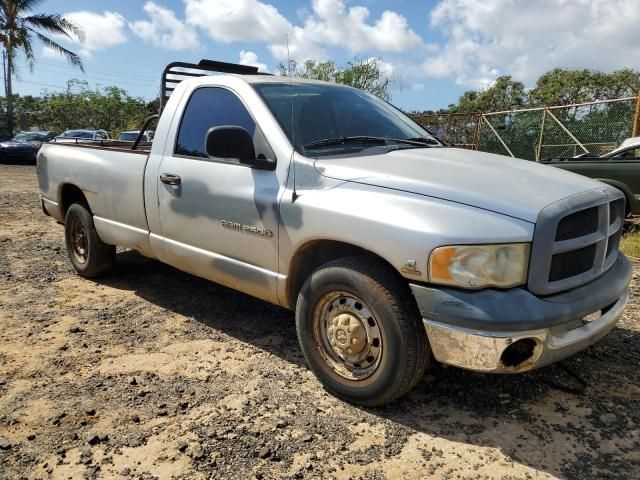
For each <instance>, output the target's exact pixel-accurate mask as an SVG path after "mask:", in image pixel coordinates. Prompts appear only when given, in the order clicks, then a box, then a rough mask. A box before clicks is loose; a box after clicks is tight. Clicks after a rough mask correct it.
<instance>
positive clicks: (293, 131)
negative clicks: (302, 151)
mask: <svg viewBox="0 0 640 480" xmlns="http://www.w3.org/2000/svg"><path fill="white" fill-rule="evenodd" d="M285 38H286V39H287V73H288V74H289V86H291V85H292V84H293V82H292V79H291V76H292V72H291V55H290V54H289V34H288V33H287V34H286V35H285ZM293 111H294V109H293V97H291V143H292V147H293V148H292V149H291V160H290V163H291V174H292V176H293V192H292V194H291V203H293V202H295V201H296V199H297V198H298V192H297V190H296V123H295V122H294V120H293Z"/></svg>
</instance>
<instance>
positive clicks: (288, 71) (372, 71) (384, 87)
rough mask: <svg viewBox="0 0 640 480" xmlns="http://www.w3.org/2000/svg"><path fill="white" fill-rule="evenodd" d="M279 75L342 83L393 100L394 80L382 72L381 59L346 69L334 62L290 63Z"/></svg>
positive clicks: (282, 68) (373, 59) (370, 60)
mask: <svg viewBox="0 0 640 480" xmlns="http://www.w3.org/2000/svg"><path fill="white" fill-rule="evenodd" d="M277 69H278V73H279V75H282V76H293V77H299V78H309V79H312V80H324V81H325V82H334V83H342V84H344V85H349V86H351V87H356V88H360V89H362V90H365V91H367V92H369V93H372V94H373V95H376V96H378V97H380V98H382V99H384V100H389V99H390V98H391V92H390V90H391V87H392V84H393V80H392V79H391V78H389V76H387V75H385V74H384V72H382V71H381V70H380V59H378V58H369V59H367V60H355V61H353V62H348V63H347V65H346V66H345V67H339V66H338V65H336V63H335V62H333V61H326V62H316V61H313V60H307V61H306V62H305V63H303V64H302V65H298V64H297V63H296V62H295V61H293V60H292V61H290V62H289V64H288V65H284V64H282V63H280V64H279V65H278V67H277Z"/></svg>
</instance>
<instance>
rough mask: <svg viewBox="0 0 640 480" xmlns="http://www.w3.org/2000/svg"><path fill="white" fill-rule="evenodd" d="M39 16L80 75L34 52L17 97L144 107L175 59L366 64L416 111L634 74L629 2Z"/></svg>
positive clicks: (637, 18)
mask: <svg viewBox="0 0 640 480" xmlns="http://www.w3.org/2000/svg"><path fill="white" fill-rule="evenodd" d="M41 9H42V11H46V12H47V13H61V14H63V15H64V16H65V17H66V18H67V19H69V20H71V21H72V22H73V23H75V24H76V25H77V26H79V27H80V28H81V29H82V30H83V31H84V38H82V39H76V40H69V39H65V38H57V39H56V40H58V41H59V42H60V43H62V44H63V45H64V46H65V47H68V48H70V49H71V50H73V51H75V52H77V53H79V54H80V55H81V57H82V60H83V63H84V66H85V70H86V73H85V74H83V73H82V72H80V71H79V70H78V69H75V68H73V67H71V66H70V65H69V64H68V63H67V62H66V61H65V60H64V59H62V58H61V57H59V56H58V55H56V54H55V53H54V52H53V51H51V50H49V49H47V48H45V47H43V46H42V45H37V46H36V47H35V49H34V52H35V56H36V64H35V67H34V70H33V72H31V71H30V70H29V68H28V66H27V65H26V63H24V62H19V63H18V67H19V71H18V76H19V78H18V80H17V81H16V82H15V92H16V93H19V94H22V95H25V94H32V95H37V94H39V93H41V92H42V90H48V91H61V90H65V89H66V84H67V80H69V79H71V78H78V79H83V80H86V81H88V82H89V85H90V86H91V88H98V87H104V86H107V85H117V86H119V87H122V88H125V89H126V90H127V91H128V92H129V93H130V94H131V95H133V96H140V97H143V98H145V99H152V98H154V97H155V96H157V93H158V88H159V79H160V73H161V71H162V69H163V68H164V66H165V65H166V64H167V63H169V62H172V61H177V60H180V61H187V62H197V61H198V60H200V59H201V58H208V59H213V60H221V61H226V62H233V63H242V64H247V65H256V66H259V67H260V69H261V70H264V71H268V72H275V70H276V66H277V65H278V63H280V62H285V63H286V60H287V58H288V57H287V55H289V57H290V58H291V59H294V60H296V61H298V62H303V61H304V60H307V59H313V60H318V61H320V60H328V59H330V60H334V61H336V62H337V63H338V64H339V65H344V64H346V63H347V62H348V61H350V60H354V59H361V60H363V59H369V58H375V59H377V61H378V62H379V66H380V68H381V71H382V72H384V73H385V74H386V75H388V76H389V77H390V78H391V79H392V82H393V87H392V92H391V93H392V103H394V104H395V105H397V106H398V107H400V108H403V109H406V110H424V109H438V108H441V107H446V106H447V105H449V104H451V103H455V102H456V101H457V99H458V97H459V96H460V95H461V94H462V93H463V92H464V91H466V90H468V89H482V88H486V87H487V86H489V85H491V83H492V82H493V81H494V80H495V78H496V77H498V76H500V75H512V76H513V77H514V78H515V79H516V80H520V81H523V82H524V83H525V85H526V86H527V87H532V86H533V85H534V84H535V80H536V78H537V77H538V76H539V75H540V74H541V73H543V72H545V71H547V70H550V69H552V68H555V67H562V68H594V69H599V70H603V71H613V70H616V69H620V68H625V67H627V68H634V69H640V27H639V26H640V0H482V1H479V0H426V1H425V0H422V1H420V0H387V1H382V0H289V1H275V0H148V1H147V0H91V1H87V0H48V1H45V2H43V4H42V6H41ZM287 43H288V51H289V53H288V54H287Z"/></svg>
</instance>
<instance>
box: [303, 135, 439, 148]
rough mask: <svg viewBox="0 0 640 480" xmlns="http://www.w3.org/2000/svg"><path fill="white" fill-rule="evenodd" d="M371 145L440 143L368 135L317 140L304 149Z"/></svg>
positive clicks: (430, 139)
mask: <svg viewBox="0 0 640 480" xmlns="http://www.w3.org/2000/svg"><path fill="white" fill-rule="evenodd" d="M352 142H353V143H371V144H374V145H388V144H390V143H405V144H407V145H415V146H424V145H439V143H438V142H437V141H436V140H434V139H432V138H427V137H415V138H390V137H370V136H366V135H358V136H352V137H336V138H323V139H322V140H316V141H315V142H311V143H307V144H306V145H305V146H304V148H316V147H326V146H333V145H344V144H347V143H352Z"/></svg>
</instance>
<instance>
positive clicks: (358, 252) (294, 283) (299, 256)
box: [287, 240, 400, 309]
mask: <svg viewBox="0 0 640 480" xmlns="http://www.w3.org/2000/svg"><path fill="white" fill-rule="evenodd" d="M353 256H363V257H369V258H371V260H372V261H374V262H380V263H383V264H386V265H388V266H389V267H390V268H391V269H392V270H393V271H394V272H397V270H396V269H395V268H394V267H393V266H392V265H391V264H390V263H389V262H388V261H386V260H385V259H384V258H382V257H381V256H380V255H377V254H375V253H373V252H371V251H369V250H366V249H364V248H362V247H358V246H355V245H352V244H350V243H345V242H338V241H335V240H316V241H312V242H309V243H307V244H305V245H304V246H302V247H301V248H300V249H298V251H297V252H296V253H295V254H294V256H293V258H292V260H291V265H290V268H289V278H288V280H287V294H288V303H289V307H290V308H291V309H294V308H295V306H296V300H297V298H298V294H299V293H300V290H301V289H302V285H303V284H304V282H305V281H306V280H307V278H308V277H309V275H311V274H312V273H313V272H314V271H315V270H316V269H317V268H318V267H320V266H322V265H324V264H325V263H327V262H330V261H332V260H337V259H339V258H345V257H353ZM398 276H400V274H399V273H398Z"/></svg>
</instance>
